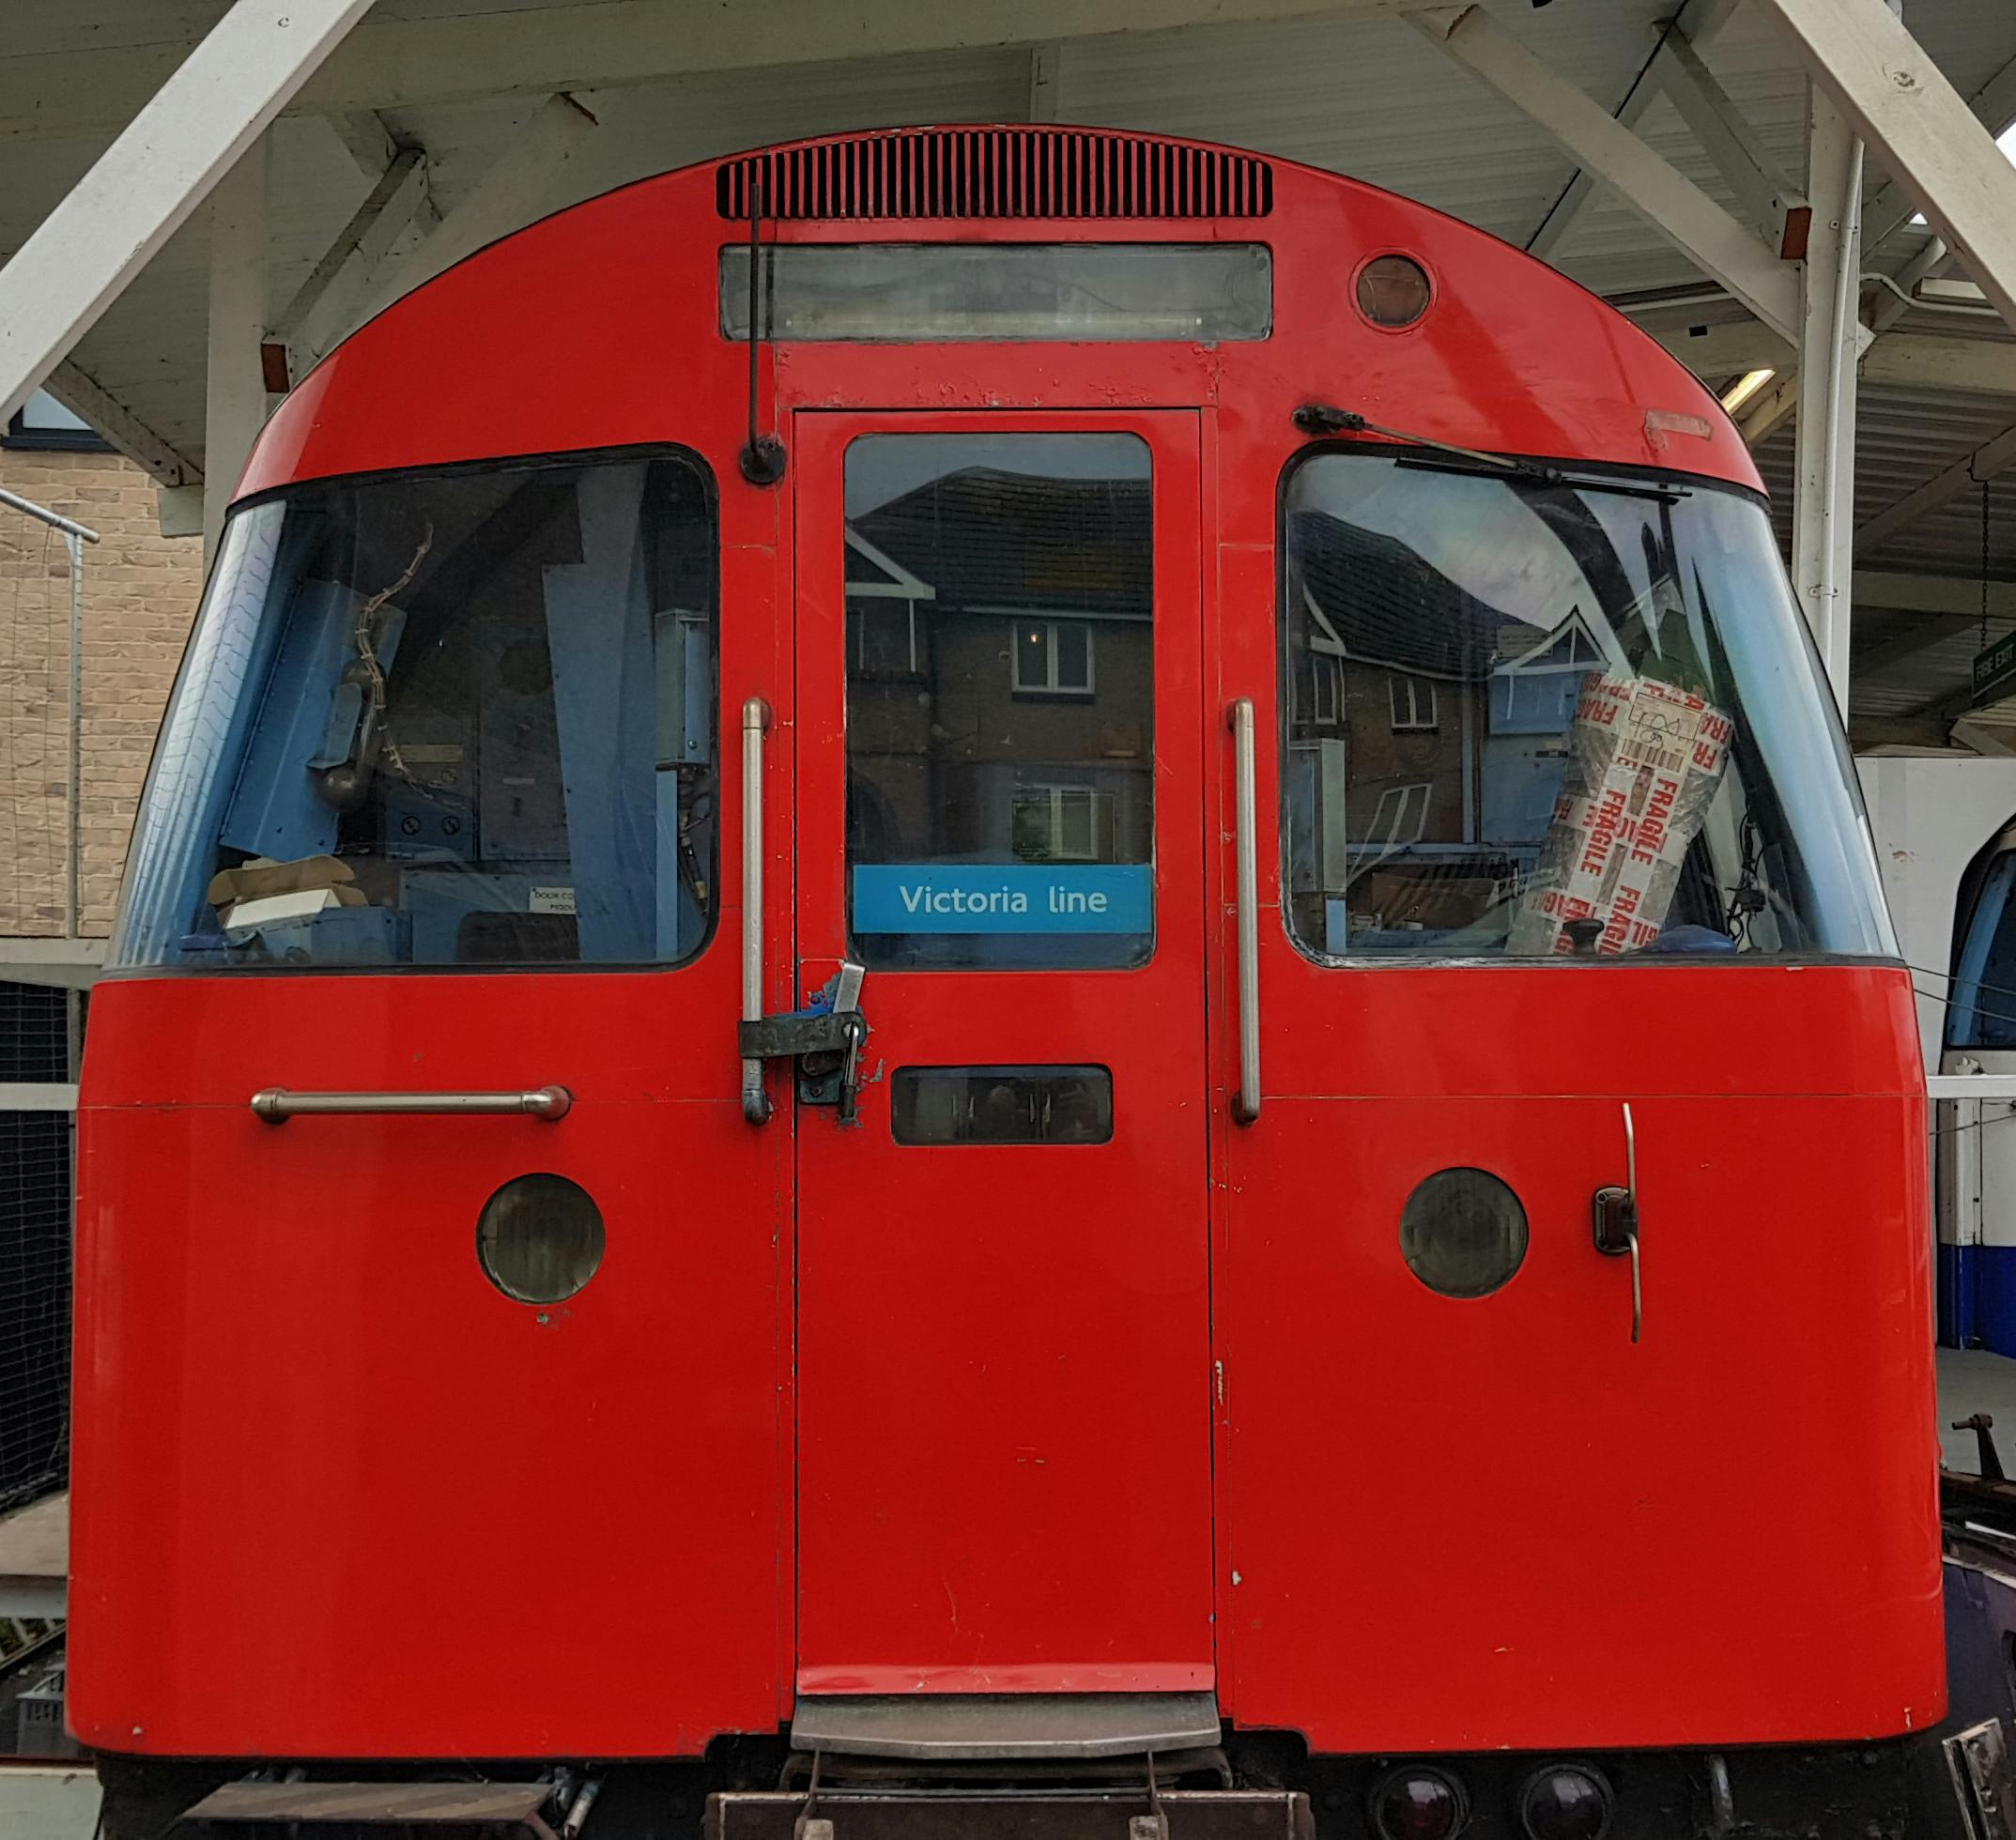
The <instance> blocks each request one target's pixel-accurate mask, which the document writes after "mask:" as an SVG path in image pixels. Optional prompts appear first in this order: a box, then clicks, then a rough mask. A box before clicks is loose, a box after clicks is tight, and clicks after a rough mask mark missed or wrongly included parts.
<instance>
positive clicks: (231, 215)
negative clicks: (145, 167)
mask: <svg viewBox="0 0 2016 1840" xmlns="http://www.w3.org/2000/svg"><path fill="white" fill-rule="evenodd" d="M270 151H271V146H270V143H269V142H268V141H267V140H265V139H264V138H263V137H262V138H261V139H260V140H258V141H256V142H254V144H253V146H250V147H248V148H247V149H246V151H245V153H244V156H243V157H242V158H241V159H240V160H239V162H238V164H237V165H236V166H234V167H233V168H232V169H231V170H230V171H229V172H228V173H226V174H225V175H224V176H223V178H221V179H220V180H218V182H217V186H216V189H215V190H214V191H213V192H211V194H210V288H209V319H208V339H207V345H208V353H207V356H206V359H205V362H204V401H203V462H204V468H205V470H206V472H207V474H208V478H207V479H206V481H205V488H204V495H203V553H204V556H205V558H206V559H208V558H209V557H211V556H214V555H215V554H216V553H217V539H218V537H219V535H220V533H221V532H222V531H223V517H224V507H225V505H226V503H227V501H228V500H229V498H230V496H231V493H232V491H233V489H234V488H235V487H236V486H237V484H238V481H239V474H240V473H242V472H243V471H244V469H245V462H246V460H247V459H248V458H249V457H250V455H251V453H252V444H253V442H254V441H255V440H256V439H257V438H258V436H259V429H260V426H261V425H262V424H263V423H264V422H265V420H266V396H267V391H266V379H265V376H264V372H263V368H262V365H261V361H260V351H259V346H260V342H261V340H262V338H263V336H264V333H265V330H266V314H267V303H266V228H267V201H266V180H267V167H268V156H269V153H270Z"/></svg>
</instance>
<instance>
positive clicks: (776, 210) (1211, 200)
mask: <svg viewBox="0 0 2016 1840" xmlns="http://www.w3.org/2000/svg"><path fill="white" fill-rule="evenodd" d="M1273 180H1274V176H1273V172H1272V169H1271V168H1270V166H1269V165H1268V163H1267V161H1264V160H1261V159H1257V158H1255V157H1254V155H1253V154H1250V153H1228V152H1226V151H1224V150H1223V148H1219V147H1196V146H1177V145H1172V144H1171V143H1169V142H1167V141H1150V140H1144V139H1143V138H1141V137H1140V136H1139V135H1135V134H1097V133H1087V132H1085V131H1082V130H1070V129H1051V128H925V129H917V130H912V131H910V132H907V133H897V134H862V135H857V136H855V137H854V138H853V139H851V140H840V141H823V142H820V143H818V144H816V145H814V146H795V147H782V148H778V149H777V150H776V151H773V152H768V153H752V154H747V155H745V156H744V157H743V158H742V159H740V160H731V161H725V162H723V164H722V165H721V166H720V168H719V169H718V170H717V172H716V175H715V207H716V209H717V210H718V211H719V212H720V214H721V215H722V216H723V217H724V218H727V219H729V220H730V221H731V222H747V220H748V215H749V206H750V202H751V195H752V192H753V191H754V189H755V188H756V187H757V186H759V185H760V186H761V187H762V213H763V215H764V216H765V217H772V218H866V217H882V218H901V217H940V218H946V217H950V218H960V217H964V218H983V217H995V218H1000V217H1010V218H1012V217H1023V218H1070V217H1137V218H1138V217H1265V216H1266V215H1267V214H1268V212H1269V211H1270V209H1271V208H1272V207H1273V202H1274V183H1273Z"/></svg>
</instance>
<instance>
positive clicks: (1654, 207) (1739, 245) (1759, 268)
mask: <svg viewBox="0 0 2016 1840" xmlns="http://www.w3.org/2000/svg"><path fill="white" fill-rule="evenodd" d="M1413 23H1414V24H1415V26H1416V28H1417V29H1418V30H1419V31H1420V32H1421V33H1422V35H1423V37H1424V38H1427V39H1428V40H1429V42H1430V43H1432V44H1435V45H1437V46H1438V47H1439V48H1440V49H1441V50H1442V51H1444V52H1446V53H1447V54H1449V55H1450V56H1451V57H1453V58H1454V60H1455V61H1456V62H1457V63H1458V64H1460V65H1461V66H1463V68H1464V69H1467V70H1469V71H1470V74H1471V75H1472V76H1474V77H1476V78H1478V79H1479V80H1480V81H1481V82H1483V83H1484V84H1486V85H1488V86H1489V87H1490V88H1492V89H1494V90H1496V91H1497V92H1498V94H1499V95H1500V96H1501V97H1503V98H1504V99H1505V100H1507V101H1508V102H1510V103H1511V104H1512V105H1513V106H1514V107H1515V108H1516V109H1518V110H1519V111H1521V113H1523V114H1524V115H1527V116H1528V117H1530V118H1531V120H1532V122H1533V123H1534V124H1535V125H1536V126H1537V127H1539V128H1540V129H1542V130H1545V131H1546V132H1547V134H1548V135H1550V136H1551V137H1552V138H1553V139H1554V140H1555V141H1557V142H1559V143H1560V144H1561V146H1563V147H1565V148H1566V149H1567V151H1568V152H1569V153H1570V154H1571V155H1572V156H1573V157H1574V158H1575V159H1576V160H1577V161H1579V162H1580V163H1581V164H1582V165H1583V166H1584V167H1586V168H1587V169H1588V170H1589V171H1590V172H1591V173H1593V174H1594V175H1595V176H1596V177H1597V179H1598V180H1600V181H1601V182H1602V183H1603V184H1605V185H1608V186H1609V187H1611V188H1612V189H1613V190H1615V191H1616V192H1618V194H1619V195H1620V196H1621V197H1623V198H1624V201H1625V203H1627V204H1628V205H1630V206H1631V207H1633V208H1634V209H1636V210H1637V211H1638V213H1639V216H1641V217H1642V218H1644V219H1645V221H1646V222H1648V223H1649V224H1651V226H1652V227H1653V228H1654V230H1656V231H1658V232H1659V234H1660V235H1661V236H1663V237H1664V238H1666V239H1667V240H1668V241H1669V242H1670V243H1671V244H1673V246H1674V247H1675V248H1677V249H1678V250H1679V251H1680V252H1681V253H1683V254H1684V255H1685V256H1686V257H1687V259H1688V260H1689V261H1690V262H1692V263H1694V265H1695V266H1696V267H1697V268H1701V270H1702V271H1703V272H1704V273H1706V274H1708V275H1709V276H1711V277H1713V278H1714V279H1715V280H1716V281H1717V282H1719V283H1720V284H1722V285H1723V286H1724V287H1726V288H1728V289H1729V291H1730V292H1731V294H1733V295H1734V296H1735V297H1736V299H1739V300H1741V301H1742V302H1743V304H1744V305H1745V306H1747V307H1748V308H1749V310H1750V311H1751V312H1752V313H1754V314H1756V315H1757V316H1758V318H1760V319H1762V321H1763V322H1764V323H1765V324H1766V325H1767V326H1770V327H1772V328H1773V329H1774V330H1777V331H1780V332H1782V333H1783V334H1784V335H1785V336H1786V337H1787V338H1788V339H1790V338H1793V337H1795V336H1796V328H1797V326H1798V324H1799V284H1798V280H1797V278H1796V277H1795V276H1794V275H1793V271H1792V270H1791V269H1790V268H1787V267H1786V266H1785V265H1784V264H1783V263H1781V262H1779V261H1778V260H1777V257H1776V256H1775V255H1774V254H1773V253H1772V252H1771V251H1769V250H1767V249H1766V248H1765V247H1764V245H1763V243H1762V241H1761V240H1760V239H1759V238H1757V237H1755V236H1754V235H1752V234H1751V232H1750V231H1749V230H1748V229H1747V227H1746V226H1745V225H1744V224H1742V223H1741V222H1738V221H1737V220H1736V219H1735V218H1733V217H1731V215H1730V214H1729V212H1727V211H1726V210H1724V209H1723V208H1722V207H1721V206H1719V205H1718V204H1716V202H1715V200H1714V199H1712V198H1711V197H1709V196H1708V194H1707V193H1706V192H1703V191H1702V190H1701V187H1699V186H1698V185H1696V184H1695V183H1694V181H1693V180H1692V179H1690V178H1688V177H1687V176H1685V174H1684V173H1682V172H1681V171H1679V169H1678V168H1676V167H1675V166H1673V165H1672V164H1671V163H1670V161H1666V160H1663V159H1661V158H1660V157H1659V155H1657V154H1656V153H1654V151H1653V150H1652V149H1651V148H1650V147H1649V146H1646V145H1645V143H1644V142H1642V141H1641V140H1639V138H1638V136H1637V135H1636V134H1634V133H1632V132H1631V130H1629V129H1628V128H1625V127H1624V126H1622V125H1621V124H1620V123H1619V122H1617V121H1615V120H1614V119H1612V117H1611V115H1610V114H1609V112H1608V110H1607V109H1605V108H1603V107H1602V106H1601V105H1600V104H1598V103H1595V102H1593V101H1591V100H1590V99H1589V98H1588V97H1587V96H1585V95H1584V94H1583V93H1582V92H1581V91H1580V90H1579V89H1577V88H1576V86H1575V85H1574V84H1571V83H1569V82H1568V81H1567V80H1566V79H1565V78H1563V77H1561V76H1558V75H1556V74H1555V72H1554V71H1552V70H1550V69H1547V66H1546V65H1545V64H1543V63H1542V62H1541V61H1540V60H1539V59H1538V58H1537V57H1535V56H1534V55H1533V54H1532V53H1531V52H1530V51H1528V50H1527V49H1526V47H1525V46H1524V45H1522V44H1520V43H1519V41H1518V40H1517V39H1516V38H1514V37H1513V36H1512V35H1511V34H1510V33H1509V32H1507V31H1506V30H1505V29H1504V28H1503V27H1502V26H1501V25H1500V24H1499V23H1497V21H1496V20H1494V19H1493V18H1492V17H1491V15H1490V14H1489V13H1487V12H1485V9H1484V8H1482V7H1468V8H1463V9H1462V10H1461V11H1454V10H1453V9H1445V10H1443V11H1441V12H1439V13H1435V14H1431V15H1427V16H1424V17H1422V18H1418V19H1416V20H1415V21H1414V22H1413Z"/></svg>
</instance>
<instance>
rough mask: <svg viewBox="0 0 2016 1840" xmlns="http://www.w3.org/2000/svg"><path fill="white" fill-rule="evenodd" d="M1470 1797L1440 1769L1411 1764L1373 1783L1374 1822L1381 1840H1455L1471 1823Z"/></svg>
mask: <svg viewBox="0 0 2016 1840" xmlns="http://www.w3.org/2000/svg"><path fill="white" fill-rule="evenodd" d="M1469 1824H1470V1797H1469V1796H1467V1795H1465V1794H1464V1793H1463V1785H1462V1784H1461V1783H1459V1782H1457V1781H1456V1779H1455V1778H1454V1776H1451V1775H1449V1774H1448V1773H1447V1772H1446V1771H1440V1770H1427V1769H1423V1768H1421V1767H1419V1766H1408V1767H1406V1768H1403V1769H1400V1770H1393V1771H1388V1772H1387V1773H1386V1774H1385V1775H1383V1776H1381V1777H1380V1778H1379V1780H1378V1781H1377V1783H1375V1784H1373V1786H1372V1825H1373V1827H1374V1829H1375V1830H1376V1831H1377V1833H1378V1835H1379V1840H1455V1836H1456V1835H1457V1834H1459V1833H1461V1832H1463V1830H1464V1828H1465V1827H1467V1826H1468V1825H1469Z"/></svg>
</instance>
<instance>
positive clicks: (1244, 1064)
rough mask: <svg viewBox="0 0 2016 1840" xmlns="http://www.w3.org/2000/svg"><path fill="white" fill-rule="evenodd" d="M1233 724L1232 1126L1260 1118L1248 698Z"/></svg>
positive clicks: (1229, 714) (1256, 857) (1256, 853)
mask: <svg viewBox="0 0 2016 1840" xmlns="http://www.w3.org/2000/svg"><path fill="white" fill-rule="evenodd" d="M1226 719H1227V720H1228V721H1229V722H1230V723H1231V726H1232V756H1233V782H1234V809H1235V814H1236V815H1235V820H1234V821H1235V841H1236V843H1237V846H1238V854H1239V867H1238V886H1237V899H1238V904H1239V906H1238V912H1239V1096H1238V1098H1236V1099H1235V1100H1234V1101H1233V1103H1232V1116H1233V1119H1234V1121H1235V1122H1236V1123H1238V1124H1241V1125H1250V1124H1252V1123H1253V1122H1254V1119H1255V1118H1257V1117H1259V1115H1260V846H1259V840H1258V836H1257V824H1258V820H1257V818H1256V815H1255V807H1256V805H1257V801H1256V799H1255V796H1254V762H1253V698H1251V697H1239V698H1234V699H1233V702H1232V706H1231V708H1230V709H1229V710H1227V711H1226Z"/></svg>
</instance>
